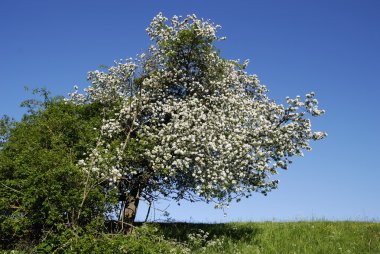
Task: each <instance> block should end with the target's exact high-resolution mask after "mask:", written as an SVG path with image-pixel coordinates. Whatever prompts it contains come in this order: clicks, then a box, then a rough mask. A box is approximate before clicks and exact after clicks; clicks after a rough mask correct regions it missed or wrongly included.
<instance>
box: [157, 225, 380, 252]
mask: <svg viewBox="0 0 380 254" xmlns="http://www.w3.org/2000/svg"><path fill="white" fill-rule="evenodd" d="M159 227H160V230H161V231H162V233H163V234H164V235H165V236H166V237H170V238H173V239H176V240H177V241H179V242H185V243H186V244H187V245H188V246H189V247H191V250H192V253H208V254H211V253H241V254H243V253H247V254H248V253H250V254H252V253H380V224H379V223H370V222H352V221H344V222H329V221H313V222H259V223H226V224H187V223H171V224H160V225H159Z"/></svg>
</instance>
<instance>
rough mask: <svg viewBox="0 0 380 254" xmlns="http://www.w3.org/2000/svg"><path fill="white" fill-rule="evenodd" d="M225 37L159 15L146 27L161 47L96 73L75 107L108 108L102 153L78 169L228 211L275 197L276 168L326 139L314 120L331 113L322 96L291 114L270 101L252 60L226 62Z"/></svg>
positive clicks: (198, 22) (191, 20)
mask: <svg viewBox="0 0 380 254" xmlns="http://www.w3.org/2000/svg"><path fill="white" fill-rule="evenodd" d="M218 28H219V26H216V25H214V24H213V23H211V22H210V21H205V20H203V19H197V18H196V16H195V15H190V16H187V17H185V18H184V19H182V18H181V17H177V16H174V17H173V18H172V19H171V20H170V22H169V24H168V19H167V18H166V17H164V16H163V15H162V14H158V15H157V16H156V17H155V18H154V19H153V21H152V23H151V24H150V26H149V27H148V28H147V32H148V34H149V36H150V37H151V40H152V41H153V45H151V46H150V47H149V50H148V52H146V54H141V55H140V56H139V58H138V59H136V60H131V59H128V60H127V61H125V62H123V61H120V62H116V65H115V66H113V67H111V68H109V70H108V72H101V71H93V72H89V75H88V79H89V81H90V82H91V85H90V86H89V87H88V88H87V89H85V91H84V93H83V94H79V93H78V92H77V89H76V91H75V92H74V93H73V94H71V97H70V100H71V101H73V102H75V103H77V104H83V103H98V104H100V105H102V107H103V108H104V110H103V112H104V115H103V118H104V119H103V122H102V126H101V129H100V141H99V145H98V146H97V147H96V148H95V149H94V150H92V151H91V152H90V153H89V154H88V155H87V158H86V160H83V161H79V162H78V165H79V166H81V167H83V168H84V169H86V170H88V168H92V169H94V168H96V169H97V170H96V171H95V170H92V171H93V172H94V173H96V174H101V175H102V176H104V177H105V178H107V179H109V181H110V182H112V183H116V182H119V181H122V180H121V179H123V181H125V184H126V185H128V184H132V183H133V182H134V181H142V180H141V179H142V178H141V177H142V176H143V175H144V174H146V175H148V180H146V181H147V182H146V183H145V186H144V187H145V189H144V190H145V191H146V192H147V193H148V192H149V193H154V192H158V193H162V194H164V195H169V196H172V197H173V198H175V199H177V200H179V199H181V198H186V197H187V198H188V199H191V200H193V199H195V198H194V195H197V196H198V197H199V198H201V199H204V200H206V201H211V200H213V199H216V200H217V201H218V204H228V203H229V202H230V201H231V200H232V199H233V198H238V197H241V196H250V195H251V194H252V192H255V191H258V192H262V193H263V194H266V193H267V192H268V191H270V190H271V189H273V188H276V186H277V183H278V181H277V180H271V179H270V176H271V175H274V174H277V168H284V169H286V168H288V164H289V163H290V160H289V158H290V157H293V156H303V152H302V150H310V149H311V147H310V144H309V141H310V140H312V139H313V140H319V139H322V138H323V137H325V136H326V133H324V132H313V131H312V129H311V123H310V120H309V119H308V118H306V117H305V116H306V114H307V113H309V114H310V115H312V116H319V115H322V114H323V113H324V110H320V109H319V108H318V101H317V99H315V98H314V96H315V93H314V92H311V93H308V94H306V98H305V100H304V101H303V100H302V99H301V96H296V97H295V98H294V99H291V98H290V97H287V98H286V102H287V104H288V105H281V104H277V103H276V102H275V101H274V100H272V99H270V98H268V96H267V92H268V90H267V88H266V86H264V85H262V84H260V81H259V79H258V77H257V76H256V75H250V74H248V73H247V72H246V71H245V69H246V68H247V65H248V63H249V61H248V60H246V61H244V62H243V63H242V64H241V63H240V62H239V61H236V60H226V59H222V58H221V57H220V56H219V54H218V53H217V51H216V50H214V49H213V42H215V41H217V40H222V38H221V37H218V36H217V35H216V33H217V30H218ZM117 140H121V141H122V142H116V141H117ZM110 143H112V144H113V145H112V146H110V145H109V144H110ZM107 144H108V147H107V148H106V146H107ZM137 148H138V149H140V150H139V151H138V152H136V154H134V153H133V152H131V149H137ZM131 153H132V155H131ZM144 181H145V180H144ZM128 186H129V185H128Z"/></svg>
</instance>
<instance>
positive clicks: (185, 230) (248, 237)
mask: <svg viewBox="0 0 380 254" xmlns="http://www.w3.org/2000/svg"><path fill="white" fill-rule="evenodd" d="M158 225H159V228H160V230H161V232H162V233H163V235H165V237H167V238H172V239H176V240H177V241H186V240H187V239H188V235H189V234H194V233H195V234H197V233H199V232H200V230H203V231H204V232H207V233H208V234H209V235H208V239H213V238H221V237H226V238H229V239H231V240H234V241H240V242H245V241H252V240H253V239H254V238H255V236H256V235H257V234H259V233H260V232H261V229H259V228H258V227H255V226H254V225H248V224H247V225H244V224H239V225H237V224H234V223H221V224H203V223H185V222H175V223H159V224H158Z"/></svg>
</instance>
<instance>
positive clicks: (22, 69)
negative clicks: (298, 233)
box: [0, 0, 380, 222]
mask: <svg viewBox="0 0 380 254" xmlns="http://www.w3.org/2000/svg"><path fill="white" fill-rule="evenodd" d="M379 11H380V1H376V0H375V1H370V0H365V1H364V0H357V1H351V0H342V1H339V0H334V1H332V0H329V1H326V0H322V1H312V0H298V1H293V0H287V1H282V0H278V1H273V0H266V1H258V0H257V1H256V0H254V1H253V0H246V1H221V0H207V1H200V0H197V1H196V0H194V1H179V0H177V1H174V0H173V1H169V0H155V1H154V0H151V1H143V0H141V1H121V0H120V1H112V0H108V1H96V0H91V1H85V0H81V1H77V0H76V1H69V0H65V1H38V0H36V1H14V0H2V1H1V2H0V88H1V89H0V115H2V114H8V115H10V116H13V117H15V118H17V119H19V118H20V116H21V115H22V113H23V112H24V110H23V109H20V107H19V104H20V102H21V101H22V100H24V99H25V98H28V97H30V95H29V94H28V93H27V92H25V91H24V86H29V87H30V88H37V87H46V88H48V89H49V90H51V91H52V92H53V94H54V95H66V94H67V93H69V92H71V91H72V90H73V86H74V85H75V84H78V85H79V86H80V87H86V86H87V85H88V84H87V82H86V76H87V72H88V71H90V70H95V69H98V67H99V66H100V65H101V64H106V65H112V63H113V60H116V59H121V58H129V57H134V56H135V55H136V54H137V53H142V52H143V51H144V50H145V49H146V48H147V46H148V45H149V38H148V36H147V35H146V33H145V28H146V27H147V26H148V25H149V22H150V20H151V19H152V18H153V16H155V15H156V14H157V13H158V12H163V14H164V15H166V16H168V17H171V16H173V15H183V16H184V15H187V14H193V13H195V14H196V15H197V16H198V17H203V18H206V19H211V20H212V21H213V22H215V23H217V24H220V25H222V30H221V31H220V35H221V36H227V41H225V42H222V43H220V45H218V46H220V48H221V49H222V55H223V56H224V57H226V58H232V59H247V58H248V59H250V60H251V65H250V67H249V72H250V73H256V74H257V75H258V76H259V78H260V80H261V81H262V83H264V84H266V85H267V86H268V88H269V89H270V96H271V97H273V98H274V99H276V100H277V101H279V102H283V100H284V98H285V97H286V96H290V97H294V96H296V95H298V94H299V95H304V94H306V93H307V92H310V91H315V92H316V94H317V98H318V100H319V101H320V107H321V108H324V109H326V111H327V113H326V115H325V116H323V117H321V118H318V119H315V121H314V122H313V126H314V127H315V129H316V130H323V131H326V132H328V134H329V136H328V137H327V139H325V140H322V141H320V142H317V143H313V144H312V146H313V151H312V152H310V153H305V157H304V158H300V159H296V160H295V162H294V163H293V164H292V166H291V167H290V169H289V170H288V171H280V174H279V175H278V179H280V185H279V189H277V190H275V191H273V192H272V193H270V194H269V195H268V196H267V197H263V196H261V195H260V194H256V195H254V196H252V197H251V198H249V199H246V200H243V201H242V202H240V203H238V204H236V203H233V204H232V205H231V207H230V209H228V210H226V212H227V216H226V217H224V214H223V212H222V211H220V210H214V209H213V206H212V205H205V204H188V203H183V204H181V206H177V205H176V204H174V203H172V204H169V205H170V206H169V208H168V212H170V216H171V217H172V218H173V219H175V220H185V221H197V222H222V221H261V220H273V219H274V220H294V219H332V220H345V219H352V220H372V219H376V220H379V219H380V184H379V181H380V162H379V161H377V158H379V159H380V149H379V144H380V138H379V137H380V132H379V130H380V128H379V125H380V117H379V116H380V112H379V111H380V106H379V100H378V97H379V95H380V81H379V80H380V78H379V77H380V15H379ZM156 206H157V207H159V208H161V209H163V208H166V206H167V203H165V202H161V203H159V204H156ZM145 211H146V207H142V209H141V210H140V213H139V216H138V217H139V218H140V219H141V218H144V216H145V214H144V213H145ZM157 218H160V214H159V212H158V211H157V212H156V219H157ZM161 218H162V216H161Z"/></svg>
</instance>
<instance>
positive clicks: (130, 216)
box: [122, 187, 140, 233]
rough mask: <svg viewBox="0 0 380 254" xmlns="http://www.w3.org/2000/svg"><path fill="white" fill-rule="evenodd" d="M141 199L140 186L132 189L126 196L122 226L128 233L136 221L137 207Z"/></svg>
mask: <svg viewBox="0 0 380 254" xmlns="http://www.w3.org/2000/svg"><path fill="white" fill-rule="evenodd" d="M139 201H140V188H139V187H136V188H133V189H132V190H131V192H130V193H129V194H128V196H127V198H126V204H125V207H124V216H123V220H122V224H123V225H122V228H123V230H124V231H125V232H126V233H129V232H130V231H131V230H132V228H133V225H134V223H135V218H136V213H137V208H138V206H139Z"/></svg>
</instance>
